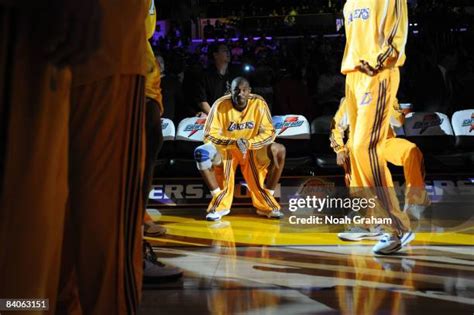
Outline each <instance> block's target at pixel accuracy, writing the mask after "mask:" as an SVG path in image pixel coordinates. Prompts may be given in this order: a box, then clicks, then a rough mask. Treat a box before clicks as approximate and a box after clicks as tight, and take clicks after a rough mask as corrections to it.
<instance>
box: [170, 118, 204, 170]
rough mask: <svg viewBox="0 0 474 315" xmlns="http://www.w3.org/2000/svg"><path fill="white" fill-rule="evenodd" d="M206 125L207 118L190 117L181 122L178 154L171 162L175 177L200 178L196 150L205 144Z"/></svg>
mask: <svg viewBox="0 0 474 315" xmlns="http://www.w3.org/2000/svg"><path fill="white" fill-rule="evenodd" d="M205 123H206V118H205V117H204V118H201V117H188V118H184V119H183V120H181V121H180V123H179V125H178V130H177V131H176V138H175V150H176V151H175V153H176V154H175V157H174V158H173V159H171V160H170V166H171V168H170V169H169V170H170V172H172V174H173V175H174V176H178V175H180V176H190V175H192V176H199V172H198V170H197V168H196V163H195V162H194V149H196V148H197V147H198V146H200V145H201V144H202V143H203V142H202V141H203V138H204V124H205Z"/></svg>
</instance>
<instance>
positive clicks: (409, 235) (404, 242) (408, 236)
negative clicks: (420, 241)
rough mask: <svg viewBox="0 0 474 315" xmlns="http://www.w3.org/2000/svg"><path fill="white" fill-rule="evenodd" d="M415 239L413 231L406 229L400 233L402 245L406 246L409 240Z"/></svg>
mask: <svg viewBox="0 0 474 315" xmlns="http://www.w3.org/2000/svg"><path fill="white" fill-rule="evenodd" d="M414 239H415V233H413V232H412V231H408V232H405V233H403V234H402V237H401V238H400V241H401V242H402V247H404V246H407V245H408V244H409V243H410V242H411V241H413V240H414Z"/></svg>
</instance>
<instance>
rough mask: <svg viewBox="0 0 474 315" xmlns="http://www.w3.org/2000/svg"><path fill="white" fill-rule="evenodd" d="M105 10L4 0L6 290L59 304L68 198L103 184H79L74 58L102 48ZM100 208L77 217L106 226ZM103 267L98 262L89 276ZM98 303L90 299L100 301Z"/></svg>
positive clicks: (0, 215) (1, 183)
mask: <svg viewBox="0 0 474 315" xmlns="http://www.w3.org/2000/svg"><path fill="white" fill-rule="evenodd" d="M100 17H101V11H100V7H99V4H98V1H96V0H86V1H81V2H80V3H78V2H77V1H72V0H65V1H41V0H35V1H28V0H26V1H8V0H7V1H5V0H0V139H1V140H0V279H1V280H0V282H1V285H0V298H23V299H32V298H35V299H40V298H41V299H49V308H50V312H49V314H54V310H55V307H56V301H57V294H58V282H59V277H60V270H61V248H62V246H63V235H64V221H65V216H66V211H67V209H68V207H67V205H68V199H69V201H70V205H71V209H72V208H74V209H76V210H79V209H78V208H81V209H80V210H83V208H82V207H81V206H80V205H78V204H74V202H73V200H76V199H82V198H83V197H84V198H85V197H88V196H90V195H91V194H101V193H102V192H100V191H94V190H93V189H90V187H87V190H89V194H87V196H86V195H81V191H77V190H74V187H72V185H69V184H70V182H69V179H71V180H72V181H75V180H78V178H77V176H76V175H77V174H75V173H74V172H71V170H74V169H75V168H76V167H81V166H82V165H83V164H82V163H83V162H82V161H77V160H75V159H74V160H73V159H70V157H71V153H70V152H69V151H68V149H69V146H70V144H71V143H72V142H73V140H71V138H72V136H71V135H72V132H73V131H74V130H71V128H70V124H69V122H70V118H71V117H72V116H73V115H74V111H75V109H73V108H71V103H70V97H71V71H70V68H69V66H70V65H74V64H77V63H80V62H84V61H85V60H88V59H89V58H90V56H91V54H93V53H94V52H95V51H96V50H97V49H98V46H99V44H100V39H99V38H100V34H101V32H100V25H101V23H100V22H101V18H100ZM84 25H87V27H84ZM86 107H87V108H89V104H87V106H86ZM90 118H91V119H93V117H90ZM89 131H91V132H93V130H89ZM121 138H123V137H121ZM127 138H129V137H127ZM96 162H97V160H94V163H96ZM85 163H86V162H84V164H85ZM89 175H90V174H89V173H88V174H82V176H84V177H88V176H89ZM114 185H115V184H114ZM124 191H126V190H125V189H124ZM73 196H74V197H73ZM98 210H99V212H101V210H103V209H98ZM111 210H112V209H111ZM113 210H114V212H115V210H116V208H114V209H113ZM96 215H97V213H96V214H94V215H93V216H90V217H89V218H88V223H87V225H86V224H84V223H83V222H78V223H76V224H81V225H82V227H83V228H86V227H87V228H88V229H89V232H90V233H91V234H95V233H96V232H97V233H100V232H101V231H100V228H99V227H98V226H97V225H95V220H94V219H95V216H96ZM91 223H93V224H91ZM113 237H114V238H117V237H118V236H117V235H114V236H113ZM64 242H66V239H64ZM64 245H65V246H72V243H67V244H66V243H65V244H64ZM110 246H111V245H110V244H107V245H104V246H103V247H102V248H101V249H106V248H108V247H110ZM87 257H94V259H95V257H96V253H94V252H91V253H88V254H87ZM115 258H116V257H115ZM91 260H92V259H91ZM98 260H99V261H100V264H101V265H102V264H103V261H102V260H101V259H100V258H99V259H98ZM87 268H88V267H85V266H81V270H82V271H83V272H84V270H86V269H87ZM102 270H103V269H102V268H101V267H99V266H98V265H96V266H94V267H93V268H91V270H89V271H90V273H89V275H88V276H92V277H94V276H96V275H92V274H93V273H102ZM95 279H97V278H95ZM96 281H99V280H96ZM116 295H117V294H115V292H114V298H115V300H116ZM87 302H89V303H87ZM104 302H105V301H104ZM108 302H109V303H111V301H110V300H109V301H108ZM102 303H103V302H102ZM94 304H95V303H90V301H84V304H83V305H84V306H85V308H86V309H89V310H91V309H94ZM15 313H16V314H26V313H27V314H37V313H39V312H31V311H28V312H24V311H18V312H15Z"/></svg>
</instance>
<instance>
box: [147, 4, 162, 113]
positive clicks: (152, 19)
mask: <svg viewBox="0 0 474 315" xmlns="http://www.w3.org/2000/svg"><path fill="white" fill-rule="evenodd" d="M147 4H148V15H147V18H146V20H145V27H146V36H147V39H150V38H151V37H152V36H153V34H154V33H155V27H156V10H155V3H154V1H153V0H147ZM146 64H147V74H146V81H145V82H146V83H145V93H146V96H147V97H149V98H152V99H154V100H155V101H157V102H158V104H159V106H160V112H161V113H163V96H162V94H161V72H160V67H159V66H158V63H157V62H156V58H155V54H154V53H153V49H152V48H151V44H150V42H149V41H147V48H146Z"/></svg>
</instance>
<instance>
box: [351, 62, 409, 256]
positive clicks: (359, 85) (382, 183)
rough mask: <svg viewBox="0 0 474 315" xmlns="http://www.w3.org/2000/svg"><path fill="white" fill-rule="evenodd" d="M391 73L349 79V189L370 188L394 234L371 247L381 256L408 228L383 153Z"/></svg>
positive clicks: (394, 247) (395, 245) (391, 249)
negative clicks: (351, 91)
mask: <svg viewBox="0 0 474 315" xmlns="http://www.w3.org/2000/svg"><path fill="white" fill-rule="evenodd" d="M392 71H394V70H384V71H382V72H380V73H379V74H377V75H376V76H374V77H369V76H367V75H364V74H361V73H355V74H354V76H355V77H356V78H354V79H355V80H353V89H354V95H355V100H356V103H355V104H354V105H356V106H357V108H356V113H357V114H356V116H355V128H354V129H352V128H351V131H353V142H352V148H351V149H352V155H353V158H354V161H353V163H354V164H355V166H356V167H355V168H354V169H353V170H352V172H353V174H352V180H353V182H352V183H351V186H356V187H373V188H374V189H375V194H376V196H377V199H378V201H379V202H380V205H381V208H382V209H384V210H386V213H385V216H386V217H388V218H390V219H391V221H392V225H391V227H392V228H393V230H394V232H393V233H392V234H391V235H390V239H389V240H385V239H382V240H381V241H380V242H379V244H377V245H376V247H374V251H376V252H381V253H391V252H394V251H397V250H398V249H400V248H401V241H402V239H403V235H404V233H406V232H408V231H409V229H410V225H409V220H408V217H407V216H406V215H405V214H404V213H403V212H401V211H400V207H399V204H398V200H397V197H396V194H395V191H394V188H393V182H392V178H391V174H390V171H389V169H388V167H387V164H386V160H385V158H384V154H383V150H384V142H385V139H386V138H387V132H388V128H389V106H390V105H389V104H392V103H393V102H394V101H395V97H396V89H395V88H394V84H393V82H391V81H390V80H391V79H392V75H391V72H392ZM397 71H398V69H397ZM397 87H398V83H397ZM377 208H378V210H380V208H379V207H377Z"/></svg>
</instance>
